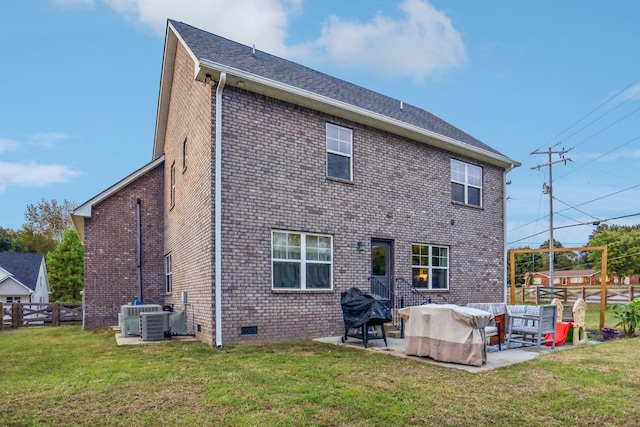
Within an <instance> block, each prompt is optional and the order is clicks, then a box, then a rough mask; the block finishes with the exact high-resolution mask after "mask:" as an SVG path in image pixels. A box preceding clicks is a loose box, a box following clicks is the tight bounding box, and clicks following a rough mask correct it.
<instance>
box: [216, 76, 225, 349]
mask: <svg viewBox="0 0 640 427" xmlns="http://www.w3.org/2000/svg"><path fill="white" fill-rule="evenodd" d="M226 82H227V73H225V72H222V73H220V81H219V82H218V87H217V88H216V164H215V168H216V186H215V205H216V206H215V234H216V236H215V269H216V273H215V275H216V277H215V287H216V346H217V347H218V348H221V347H222V91H223V90H224V85H225V83H226Z"/></svg>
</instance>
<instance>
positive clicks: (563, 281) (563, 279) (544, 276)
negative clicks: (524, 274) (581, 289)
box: [527, 270, 601, 286]
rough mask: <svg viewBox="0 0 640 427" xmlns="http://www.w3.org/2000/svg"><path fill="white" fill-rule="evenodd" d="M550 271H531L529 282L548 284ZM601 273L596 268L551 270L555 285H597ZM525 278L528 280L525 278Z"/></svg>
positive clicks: (541, 284) (535, 284)
mask: <svg viewBox="0 0 640 427" xmlns="http://www.w3.org/2000/svg"><path fill="white" fill-rule="evenodd" d="M549 275H550V272H549V271H548V270H547V271H539V272H536V273H533V274H532V275H531V276H532V280H531V281H530V283H531V284H532V285H533V286H549ZM600 279H601V273H600V271H597V270H559V271H554V272H553V284H554V285H555V286H590V285H599V284H600ZM527 280H529V279H528V278H527Z"/></svg>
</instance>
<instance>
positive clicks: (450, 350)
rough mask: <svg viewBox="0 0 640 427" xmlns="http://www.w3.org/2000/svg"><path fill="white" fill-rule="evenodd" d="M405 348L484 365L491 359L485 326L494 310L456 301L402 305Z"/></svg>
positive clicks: (436, 357) (411, 352) (441, 358)
mask: <svg viewBox="0 0 640 427" xmlns="http://www.w3.org/2000/svg"><path fill="white" fill-rule="evenodd" d="M398 314H400V316H402V318H404V319H405V333H404V343H405V352H406V354H407V355H410V356H428V357H430V358H432V359H434V360H438V361H441V362H452V363H461V364H464V365H472V366H482V365H483V364H485V363H486V361H487V349H486V344H485V336H484V328H485V326H487V325H488V324H489V321H490V320H491V313H489V312H487V311H483V310H478V309H476V308H471V307H462V306H459V305H455V304H425V305H418V306H412V307H407V308H402V309H400V310H398Z"/></svg>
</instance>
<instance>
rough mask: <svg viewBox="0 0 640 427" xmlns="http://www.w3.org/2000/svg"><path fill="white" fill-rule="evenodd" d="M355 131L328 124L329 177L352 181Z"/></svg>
mask: <svg viewBox="0 0 640 427" xmlns="http://www.w3.org/2000/svg"><path fill="white" fill-rule="evenodd" d="M352 153H353V131H352V130H351V129H347V128H343V127H341V126H336V125H332V124H330V123H327V176H329V177H331V178H339V179H345V180H348V181H351V180H352V176H353V161H352Z"/></svg>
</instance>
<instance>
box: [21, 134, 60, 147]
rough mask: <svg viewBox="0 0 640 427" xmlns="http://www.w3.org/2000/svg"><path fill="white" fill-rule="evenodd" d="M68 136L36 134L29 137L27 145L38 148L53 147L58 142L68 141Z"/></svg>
mask: <svg viewBox="0 0 640 427" xmlns="http://www.w3.org/2000/svg"><path fill="white" fill-rule="evenodd" d="M68 138H69V136H68V135H67V134H66V133H64V132H45V133H36V134H34V135H32V136H31V137H29V140H28V142H29V144H32V145H37V146H39V147H48V148H51V147H54V146H56V145H57V144H58V142H60V141H64V140H65V139H68Z"/></svg>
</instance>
